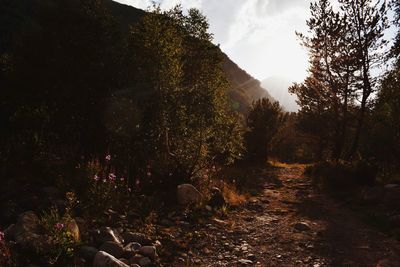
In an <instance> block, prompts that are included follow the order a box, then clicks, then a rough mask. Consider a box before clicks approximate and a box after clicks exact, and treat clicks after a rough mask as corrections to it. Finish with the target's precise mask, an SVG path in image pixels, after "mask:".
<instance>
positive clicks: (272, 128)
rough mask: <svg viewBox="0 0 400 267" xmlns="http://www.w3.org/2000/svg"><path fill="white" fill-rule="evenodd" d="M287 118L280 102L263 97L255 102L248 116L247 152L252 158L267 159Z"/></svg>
mask: <svg viewBox="0 0 400 267" xmlns="http://www.w3.org/2000/svg"><path fill="white" fill-rule="evenodd" d="M285 120H286V114H285V113H283V111H282V108H281V107H280V106H279V103H278V102H273V103H271V102H270V101H269V100H268V99H267V98H262V99H260V100H258V101H256V102H254V103H253V105H252V107H251V110H250V112H249V114H248V116H247V127H248V128H249V131H248V132H247V133H246V144H247V153H248V156H249V158H251V159H259V160H266V159H267V157H268V154H269V152H270V150H271V145H272V142H273V139H274V137H275V135H276V133H278V130H279V129H280V128H281V127H282V125H283V124H284V122H285Z"/></svg>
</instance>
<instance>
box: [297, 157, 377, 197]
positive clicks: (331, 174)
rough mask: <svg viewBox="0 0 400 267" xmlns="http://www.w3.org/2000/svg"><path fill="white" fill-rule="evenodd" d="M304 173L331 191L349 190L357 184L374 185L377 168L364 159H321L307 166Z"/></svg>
mask: <svg viewBox="0 0 400 267" xmlns="http://www.w3.org/2000/svg"><path fill="white" fill-rule="evenodd" d="M305 173H306V174H307V175H310V176H311V177H312V178H313V180H314V182H315V183H316V184H317V185H319V186H321V187H322V188H324V189H327V190H329V191H332V192H351V191H352V190H354V189H356V188H357V187H359V186H371V185H374V184H375V182H376V176H377V168H376V167H375V166H374V165H372V164H370V163H367V162H365V161H357V162H352V163H349V162H329V161H323V162H320V163H317V164H315V165H311V166H309V167H307V169H306V171H305Z"/></svg>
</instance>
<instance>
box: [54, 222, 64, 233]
mask: <svg viewBox="0 0 400 267" xmlns="http://www.w3.org/2000/svg"><path fill="white" fill-rule="evenodd" d="M54 228H56V230H58V231H60V230H61V229H63V228H64V224H62V223H59V222H58V223H56V225H54Z"/></svg>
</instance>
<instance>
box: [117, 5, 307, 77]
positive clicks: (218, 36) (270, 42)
mask: <svg viewBox="0 0 400 267" xmlns="http://www.w3.org/2000/svg"><path fill="white" fill-rule="evenodd" d="M118 2H123V3H125V4H130V5H133V6H135V7H138V8H142V9H145V8H146V7H148V6H149V5H150V4H151V1H150V0H118ZM156 2H158V3H160V5H161V7H162V8H165V9H168V8H171V7H173V6H175V5H176V4H181V5H182V7H183V8H184V9H187V8H190V7H196V8H199V9H200V10H202V12H203V13H204V14H205V15H206V16H207V18H208V20H209V23H210V31H211V32H212V33H214V42H215V43H216V44H220V45H221V48H222V50H223V51H224V52H226V53H227V54H228V55H229V57H231V58H232V59H233V60H234V61H235V62H236V63H238V65H239V66H241V67H242V68H244V69H245V70H246V71H247V72H249V73H250V74H252V75H253V76H255V77H256V78H258V79H261V80H262V79H265V78H267V77H269V76H272V75H281V76H287V77H289V78H290V79H292V80H296V81H300V80H301V79H303V78H304V77H305V75H306V69H307V66H308V63H307V55H306V52H305V51H304V50H303V49H302V48H301V47H300V45H299V42H298V40H297V39H296V36H295V31H296V30H297V31H301V32H305V31H306V25H305V20H306V19H307V18H308V16H309V12H308V7H309V2H310V1H309V0H158V1H156Z"/></svg>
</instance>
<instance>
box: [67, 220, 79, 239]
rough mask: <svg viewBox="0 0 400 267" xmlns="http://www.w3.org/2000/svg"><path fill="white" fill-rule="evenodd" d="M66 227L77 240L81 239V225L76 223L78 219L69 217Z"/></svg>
mask: <svg viewBox="0 0 400 267" xmlns="http://www.w3.org/2000/svg"><path fill="white" fill-rule="evenodd" d="M65 227H66V229H67V230H68V232H70V233H71V235H72V237H73V238H74V240H75V242H79V240H80V239H81V235H80V231H79V227H78V224H77V223H76V221H75V220H74V219H68V220H67V221H66V222H65Z"/></svg>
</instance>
